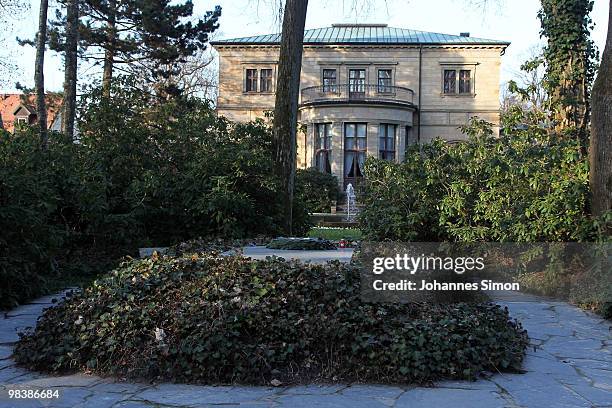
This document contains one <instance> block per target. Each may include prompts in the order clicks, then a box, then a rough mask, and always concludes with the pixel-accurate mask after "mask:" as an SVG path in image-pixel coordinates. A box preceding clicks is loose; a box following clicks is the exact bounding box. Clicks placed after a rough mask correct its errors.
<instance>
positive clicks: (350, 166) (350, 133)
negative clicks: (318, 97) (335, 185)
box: [344, 123, 367, 186]
mask: <svg viewBox="0 0 612 408" xmlns="http://www.w3.org/2000/svg"><path fill="white" fill-rule="evenodd" d="M366 149H367V124H366V123H346V124H345V125H344V184H345V186H346V185H348V183H351V184H353V186H355V185H356V184H359V182H360V180H361V179H362V178H363V173H364V166H365V157H366Z"/></svg>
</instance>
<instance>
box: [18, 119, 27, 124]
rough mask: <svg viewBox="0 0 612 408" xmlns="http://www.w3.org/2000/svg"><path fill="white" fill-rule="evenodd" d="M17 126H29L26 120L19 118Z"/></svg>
mask: <svg viewBox="0 0 612 408" xmlns="http://www.w3.org/2000/svg"><path fill="white" fill-rule="evenodd" d="M17 124H18V125H27V124H28V120H27V119H26V118H17Z"/></svg>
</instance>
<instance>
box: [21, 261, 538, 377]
mask: <svg viewBox="0 0 612 408" xmlns="http://www.w3.org/2000/svg"><path fill="white" fill-rule="evenodd" d="M359 282H360V279H359V274H358V273H357V270H356V269H355V267H353V266H350V265H346V264H340V263H330V264H327V265H304V264H301V263H290V262H285V261H281V260H278V259H272V260H265V261H252V260H249V259H245V258H243V257H219V256H216V255H214V254H199V255H188V256H183V257H177V258H169V257H163V258H156V257H153V258H149V259H146V260H139V261H129V262H125V263H124V264H122V265H121V267H120V268H118V269H116V270H114V271H112V272H111V273H110V274H108V275H107V276H106V277H104V278H103V279H101V280H99V281H97V282H96V283H95V284H94V285H93V286H92V287H90V288H89V289H87V290H85V291H84V292H83V293H80V294H77V295H75V296H73V297H71V298H69V299H67V300H66V301H65V302H63V303H61V304H60V305H58V306H57V307H55V308H52V309H49V310H47V311H46V312H45V314H44V315H43V316H42V318H41V319H40V320H39V322H38V326H37V327H36V329H35V331H34V332H33V333H32V334H29V335H25V336H23V337H22V338H21V340H20V341H19V343H18V344H17V347H16V349H15V357H16V359H17V361H18V362H19V363H21V364H22V365H25V366H28V367H30V368H32V369H37V370H52V371H66V370H68V371H70V370H75V369H80V370H91V371H94V372H97V373H99V374H102V375H104V374H113V375H120V376H128V377H133V378H148V379H153V380H174V381H179V382H198V383H252V384H269V383H270V382H273V383H276V381H274V380H277V381H281V382H283V383H292V382H303V381H318V380H321V381H330V380H331V381H376V382H407V381H410V382H412V381H414V382H427V381H429V380H433V379H437V378H442V377H449V378H465V379H471V378H474V377H475V376H477V375H478V374H479V373H480V372H482V371H497V370H513V369H518V368H519V367H520V365H521V361H522V359H523V354H524V350H525V347H526V346H527V341H528V340H527V334H526V332H525V331H524V330H523V329H522V328H521V326H520V324H518V323H515V322H513V321H511V320H510V319H509V317H508V312H507V311H506V310H504V309H502V308H500V307H499V306H494V305H486V304H466V303H461V304H454V305H444V306H443V305H424V304H364V303H362V302H361V301H360V286H359Z"/></svg>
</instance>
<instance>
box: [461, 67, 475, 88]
mask: <svg viewBox="0 0 612 408" xmlns="http://www.w3.org/2000/svg"><path fill="white" fill-rule="evenodd" d="M459 93H460V94H471V93H472V81H471V72H470V71H469V70H467V69H462V70H461V71H459Z"/></svg>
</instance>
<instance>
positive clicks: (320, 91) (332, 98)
mask: <svg viewBox="0 0 612 408" xmlns="http://www.w3.org/2000/svg"><path fill="white" fill-rule="evenodd" d="M336 103H376V104H392V105H403V106H408V107H414V91H413V90H412V89H410V88H404V87H402V86H383V85H371V84H345V85H327V86H311V87H308V88H304V89H302V100H301V105H300V106H312V105H324V104H336Z"/></svg>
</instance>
